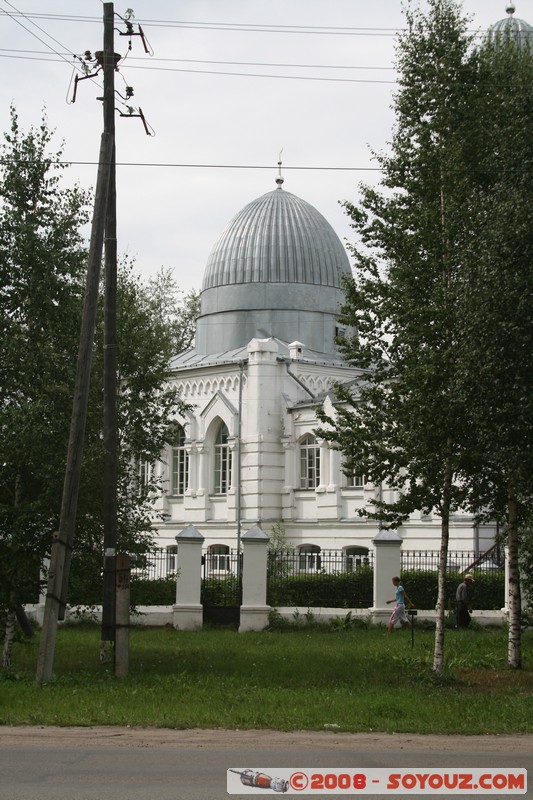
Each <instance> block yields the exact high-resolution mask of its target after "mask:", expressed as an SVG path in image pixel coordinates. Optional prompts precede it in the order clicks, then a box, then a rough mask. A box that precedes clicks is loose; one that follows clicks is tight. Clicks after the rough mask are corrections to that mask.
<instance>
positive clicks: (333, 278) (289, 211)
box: [202, 185, 351, 290]
mask: <svg viewBox="0 0 533 800" xmlns="http://www.w3.org/2000/svg"><path fill="white" fill-rule="evenodd" d="M343 274H351V271H350V264H349V261H348V257H347V255H346V252H345V249H344V247H343V245H342V243H341V241H340V239H339V237H338V236H337V234H336V233H335V231H334V230H333V228H332V227H331V225H330V224H329V222H328V221H327V220H326V219H325V218H324V217H323V216H322V214H320V212H319V211H317V210H316V208H314V207H313V206H312V205H310V204H309V203H307V202H305V200H302V199H300V198H299V197H296V195H294V194H291V193H290V192H286V191H284V190H283V189H282V188H281V185H280V186H278V188H277V189H274V190H273V191H271V192H268V193H267V194H264V195H262V196H261V197H259V198H257V199H256V200H253V201H252V202H251V203H249V204H248V205H247V206H245V207H244V208H243V209H242V210H241V211H240V212H239V213H238V214H237V215H236V216H235V217H234V218H233V219H232V221H231V222H230V223H229V225H228V226H227V227H226V229H225V230H224V231H223V233H222V234H221V236H220V237H219V239H218V241H217V242H216V244H215V246H214V247H213V250H212V251H211V255H210V256H209V259H208V262H207V267H206V270H205V274H204V280H203V286H202V289H204V290H205V289H211V288H214V287H218V286H227V285H234V284H243V283H248V284H257V283H270V284H272V283H299V284H302V283H306V284H311V285H314V286H329V287H335V288H339V287H340V286H341V276H342V275H343Z"/></svg>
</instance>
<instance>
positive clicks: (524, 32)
mask: <svg viewBox="0 0 533 800" xmlns="http://www.w3.org/2000/svg"><path fill="white" fill-rule="evenodd" d="M505 10H506V12H507V16H506V17H505V18H504V19H500V20H499V21H498V22H496V23H495V24H494V25H491V27H490V28H489V30H488V34H487V35H488V39H489V41H490V42H497V41H498V40H503V41H505V39H506V37H509V38H510V39H514V41H515V42H516V44H517V45H518V46H519V47H522V48H526V47H529V48H531V49H533V27H532V26H531V25H530V24H529V23H528V22H525V21H524V20H523V19H519V18H518V17H515V16H514V13H515V11H516V8H515V5H514V3H508V4H507V8H506V9H505Z"/></svg>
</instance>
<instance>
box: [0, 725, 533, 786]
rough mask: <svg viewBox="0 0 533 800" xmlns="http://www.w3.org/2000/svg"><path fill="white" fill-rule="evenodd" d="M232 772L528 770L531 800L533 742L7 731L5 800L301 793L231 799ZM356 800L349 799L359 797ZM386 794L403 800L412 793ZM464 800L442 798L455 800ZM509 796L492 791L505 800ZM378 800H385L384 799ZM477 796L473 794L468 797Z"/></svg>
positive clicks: (2, 748)
mask: <svg viewBox="0 0 533 800" xmlns="http://www.w3.org/2000/svg"><path fill="white" fill-rule="evenodd" d="M229 767H253V768H256V769H261V770H263V771H265V772H269V774H273V772H275V768H276V767H278V768H284V767H291V768H297V769H301V768H305V767H313V768H315V769H316V768H317V767H329V768H335V767H341V768H345V769H346V768H353V767H360V768H366V769H373V768H379V767H382V768H387V769H389V768H393V769H398V768H401V767H412V768H416V769H417V770H420V769H426V768H428V767H441V768H444V767H445V768H454V767H455V768H458V769H465V768H474V767H480V768H498V769H501V768H512V769H517V768H526V769H527V770H528V773H529V777H530V783H531V784H532V785H531V788H530V789H529V791H528V792H527V795H525V796H526V797H527V798H532V799H533V736H499V737H495V736H487V737H483V736H472V737H456V736H454V737H442V736H414V735H402V736H398V735H386V734H346V733H333V732H327V733H326V732H324V733H305V732H304V733H277V732H275V731H203V730H192V731H171V730H158V729H131V728H118V727H110V728H8V727H0V800H52V798H53V800H96V799H97V798H98V800H111V798H112V800H221V799H223V798H228V800H231V798H235V800H249V799H250V798H251V797H252V796H254V795H255V796H262V797H265V798H268V797H275V796H278V797H283V796H285V797H294V796H296V795H294V794H291V793H289V794H287V795H273V794H271V793H266V792H264V791H262V790H261V789H256V790H255V791H254V795H251V794H242V795H228V794H227V792H226V771H227V769H228V768H229ZM302 796H303V795H302ZM307 796H308V797H317V798H325V797H326V796H329V797H330V798H331V797H332V795H326V794H324V795H322V794H321V795H318V794H315V795H307ZM333 796H335V797H339V795H333ZM354 796H355V794H350V798H351V800H353V797H354ZM385 796H388V797H392V796H394V797H396V798H403V800H408V798H412V797H413V795H412V794H405V795H392V794H389V795H385ZM418 796H420V797H423V795H418ZM426 796H427V795H426ZM434 796H437V795H434ZM458 796H459V795H457V794H455V795H452V794H450V795H438V797H440V798H446V797H449V798H450V799H451V798H455V800H457V797H458ZM480 796H481V795H477V797H480ZM508 796H509V795H505V794H500V795H497V796H496V795H491V797H492V798H495V797H498V798H500V800H501V798H504V797H508ZM514 796H515V797H516V796H517V795H514ZM523 796H524V795H522V797H523ZM364 797H365V798H366V800H368V798H376V797H378V796H377V795H364ZM379 797H380V798H381V799H382V800H383V797H384V795H379ZM464 797H465V795H463V798H464ZM472 797H474V795H469V800H471V798H472Z"/></svg>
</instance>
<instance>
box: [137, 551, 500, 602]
mask: <svg viewBox="0 0 533 800" xmlns="http://www.w3.org/2000/svg"><path fill="white" fill-rule="evenodd" d="M489 555H490V557H489V556H487V557H485V558H482V559H481V561H479V557H476V554H475V553H473V552H472V551H451V552H450V553H449V555H448V563H447V570H446V571H447V574H448V577H449V579H450V586H451V587H452V588H451V589H450V590H449V591H450V597H452V594H453V592H454V591H455V589H454V588H453V586H454V581H453V576H457V579H458V580H459V581H460V580H461V576H462V575H464V574H465V573H466V572H467V571H468V570H472V571H473V572H475V573H476V578H477V576H479V575H480V574H484V575H486V576H487V578H489V577H490V576H492V575H498V576H501V578H502V582H501V587H499V588H498V589H497V592H496V589H495V588H494V587H493V586H492V584H491V587H492V588H490V591H489V589H488V590H487V591H488V592H489V594H490V596H491V597H492V598H493V600H494V597H495V592H496V593H497V595H498V596H497V598H496V600H495V602H496V605H497V606H498V607H501V604H502V603H503V602H504V600H503V572H504V570H503V565H501V564H500V562H499V559H498V553H497V552H496V551H492V552H491V553H490V554H489ZM439 557H440V553H439V551H438V550H428V551H426V550H402V551H401V574H402V576H403V578H402V580H404V581H407V585H408V586H409V587H410V588H409V591H410V592H411V591H412V589H411V587H412V586H413V584H412V583H410V579H409V574H410V573H413V572H418V573H428V574H427V575H426V576H424V575H418V577H417V578H416V587H417V588H416V597H415V600H416V602H417V604H418V607H419V608H422V607H424V608H426V607H427V608H433V607H434V605H435V602H436V591H437V582H436V573H437V571H438V567H439ZM476 562H477V563H476ZM473 565H474V566H473ZM178 570H179V564H178V560H177V553H176V551H175V550H170V549H169V550H165V549H160V550H156V551H154V552H153V553H150V554H148V555H145V556H143V557H142V560H141V559H139V560H138V561H137V563H136V566H135V567H134V569H133V571H132V572H133V577H134V584H135V582H136V579H140V580H141V581H142V583H149V587H152V589H151V590H152V594H153V592H154V591H155V590H156V589H157V592H159V594H157V597H159V596H161V597H167V596H168V598H169V599H168V603H171V602H173V599H172V598H173V597H174V591H175V589H174V581H175V579H176V576H177V573H178ZM201 570H202V572H201V603H202V605H204V607H205V606H228V607H229V606H238V605H240V603H241V600H242V554H241V555H239V554H238V553H237V552H236V551H229V552H227V553H226V552H224V553H218V552H213V551H210V550H205V551H204V553H203V555H202V567H201ZM432 573H435V574H434V575H432ZM412 579H414V576H412ZM373 581H374V552H373V551H369V552H368V553H363V554H359V553H355V554H350V553H349V552H346V551H345V550H321V551H316V552H312V551H307V552H300V551H297V550H286V551H276V552H269V553H268V559H267V598H266V602H267V604H268V605H270V606H273V607H287V606H289V607H305V608H316V607H322V608H369V607H371V606H372V605H373V588H374V587H373ZM498 586H499V583H498ZM476 587H477V590H476V595H477V607H478V608H482V607H485V605H486V603H487V602H489V601H488V600H487V599H485V600H483V599H482V587H481V585H480V583H479V581H477V583H476ZM452 589H453V592H452ZM143 591H145V590H143ZM500 595H501V597H500ZM155 596H156V594H154V597H155ZM489 599H490V598H489ZM159 602H163V601H162V600H161V601H159ZM450 602H451V601H450ZM487 607H488V606H487Z"/></svg>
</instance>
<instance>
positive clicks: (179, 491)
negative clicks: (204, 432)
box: [171, 425, 189, 496]
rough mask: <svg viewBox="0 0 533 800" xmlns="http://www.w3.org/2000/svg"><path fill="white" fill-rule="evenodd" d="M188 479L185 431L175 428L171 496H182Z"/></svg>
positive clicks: (179, 427)
mask: <svg viewBox="0 0 533 800" xmlns="http://www.w3.org/2000/svg"><path fill="white" fill-rule="evenodd" d="M188 478H189V454H188V452H187V451H186V449H185V431H184V430H183V428H182V426H181V425H178V426H177V427H176V435H175V443H174V447H173V448H172V488H171V492H172V494H173V495H178V496H179V495H184V494H185V490H186V488H187V485H188Z"/></svg>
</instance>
